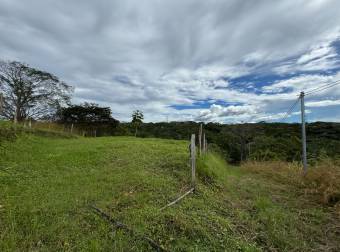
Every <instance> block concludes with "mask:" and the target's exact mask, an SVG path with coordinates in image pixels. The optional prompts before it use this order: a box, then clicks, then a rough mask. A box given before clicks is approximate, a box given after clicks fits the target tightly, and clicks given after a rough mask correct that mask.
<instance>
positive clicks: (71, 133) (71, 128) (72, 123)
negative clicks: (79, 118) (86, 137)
mask: <svg viewBox="0 0 340 252" xmlns="http://www.w3.org/2000/svg"><path fill="white" fill-rule="evenodd" d="M72 133H73V123H72V124H71V134H72Z"/></svg>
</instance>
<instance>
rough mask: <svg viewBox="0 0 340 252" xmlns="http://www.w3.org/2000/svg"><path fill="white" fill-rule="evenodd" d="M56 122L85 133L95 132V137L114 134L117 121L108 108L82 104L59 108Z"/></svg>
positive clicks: (93, 104)
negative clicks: (74, 127)
mask: <svg viewBox="0 0 340 252" xmlns="http://www.w3.org/2000/svg"><path fill="white" fill-rule="evenodd" d="M57 114H58V122H60V123H63V124H68V125H72V124H73V125H75V126H76V127H77V128H78V129H82V130H84V131H86V132H88V133H89V132H91V131H94V130H95V131H96V132H97V133H96V135H105V134H110V135H112V134H114V132H115V130H116V128H117V126H118V125H119V121H118V120H116V119H114V118H113V117H112V113H111V109H110V108H109V107H99V105H98V104H95V103H84V104H80V105H71V106H69V107H65V108H60V109H59V111H58V113H57Z"/></svg>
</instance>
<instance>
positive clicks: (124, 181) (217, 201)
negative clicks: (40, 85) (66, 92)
mask: <svg viewBox="0 0 340 252" xmlns="http://www.w3.org/2000/svg"><path fill="white" fill-rule="evenodd" d="M187 146H188V143H187V142H185V141H175V140H160V139H139V138H133V137H107V138H104V137H103V138H81V137H80V138H58V137H55V136H49V135H48V134H47V135H46V136H37V135H36V134H23V135H22V136H20V137H18V139H17V140H16V141H15V142H3V143H2V145H1V149H0V151H1V153H0V154H1V156H0V251H150V250H151V247H150V246H149V244H148V243H147V242H145V241H143V240H141V239H138V238H136V237H132V236H130V235H129V234H127V233H126V232H124V231H123V230H114V229H113V228H112V227H111V226H110V224H108V223H107V222H105V220H103V219H101V218H100V217H98V216H97V215H96V214H95V213H94V212H93V211H91V210H90V209H89V205H96V206H97V207H99V208H101V209H103V210H104V211H106V212H107V213H109V214H110V215H112V216H113V217H114V218H116V219H118V220H120V221H122V222H123V223H125V224H127V225H128V226H129V227H131V228H132V229H134V230H136V231H138V232H140V233H143V234H145V235H147V236H149V237H152V238H153V239H154V240H155V241H157V242H158V243H159V244H160V245H162V246H163V247H164V248H166V249H168V250H170V251H262V250H271V251H292V250H295V251H310V250H311V249H314V250H319V251H320V250H325V249H326V248H330V249H334V251H336V249H337V248H339V240H338V239H337V237H336V233H335V231H334V226H335V225H336V222H335V219H334V216H333V213H332V211H331V210H330V209H328V208H324V207H321V206H320V205H318V204H316V203H313V202H309V201H308V199H307V198H305V197H304V196H303V195H302V193H300V192H298V191H297V189H296V188H293V187H292V186H291V185H289V184H280V183H277V182H276V181H274V180H268V178H266V177H261V176H260V175H259V174H252V173H249V172H245V171H242V170H240V169H239V168H238V167H230V166H228V165H227V164H226V163H225V162H224V161H223V160H222V159H221V158H219V157H218V156H216V155H213V154H209V155H207V156H205V157H203V158H201V159H200V160H198V167H197V170H198V174H199V182H198V187H197V191H196V192H195V194H193V195H190V196H188V197H186V198H184V199H183V200H182V201H180V202H179V203H178V204H176V205H174V206H172V207H170V208H167V209H165V210H164V211H159V209H160V208H161V207H163V206H164V205H166V204H167V203H169V202H170V201H171V200H173V199H175V198H176V197H178V196H179V195H181V193H183V192H185V191H186V190H187V189H189V188H190V168H189V165H188V161H189V156H188V153H187V152H188V151H187V148H188V147H187ZM327 230H328V231H327ZM326 231H327V233H326V234H327V235H325V232H326ZM333 233H334V234H333Z"/></svg>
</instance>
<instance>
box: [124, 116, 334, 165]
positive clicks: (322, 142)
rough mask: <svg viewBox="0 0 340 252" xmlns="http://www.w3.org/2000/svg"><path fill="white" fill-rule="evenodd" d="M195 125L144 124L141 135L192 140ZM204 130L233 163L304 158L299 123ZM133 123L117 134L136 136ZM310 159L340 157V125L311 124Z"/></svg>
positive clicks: (212, 126)
mask: <svg viewBox="0 0 340 252" xmlns="http://www.w3.org/2000/svg"><path fill="white" fill-rule="evenodd" d="M198 129H199V124H198V123H195V122H171V123H144V124H143V125H142V126H141V127H140V129H139V134H138V136H140V137H157V138H167V139H185V140H188V139H189V137H190V135H191V134H192V133H196V134H197V133H198ZM204 131H205V134H206V136H207V140H208V142H209V143H210V144H212V145H210V147H211V148H214V149H216V148H218V149H219V150H220V151H221V152H222V154H223V156H224V157H225V159H227V160H228V161H231V162H239V161H245V160H249V159H250V160H258V161H268V160H282V161H299V160H300V159H301V154H300V153H301V128H300V125H299V124H287V123H256V124H234V125H225V124H217V123H208V124H205V125H204ZM132 132H133V128H132V127H131V125H130V124H121V126H120V130H119V131H118V132H117V134H130V135H132V134H133V133H132ZM307 144H308V149H307V151H308V159H309V162H310V163H315V162H317V161H318V160H319V159H321V158H325V157H331V158H338V157H340V124H339V123H326V122H316V123H310V124H307Z"/></svg>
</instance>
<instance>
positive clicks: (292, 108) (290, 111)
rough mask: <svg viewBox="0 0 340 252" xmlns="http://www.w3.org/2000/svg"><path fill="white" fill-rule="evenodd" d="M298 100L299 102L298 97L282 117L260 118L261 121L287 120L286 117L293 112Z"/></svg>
mask: <svg viewBox="0 0 340 252" xmlns="http://www.w3.org/2000/svg"><path fill="white" fill-rule="evenodd" d="M299 100H300V97H298V98H297V99H296V100H295V101H294V103H293V104H292V105H291V106H290V107H289V108H288V110H287V111H286V112H285V113H284V115H283V116H280V117H279V118H272V116H266V117H262V118H261V119H262V120H266V119H267V118H269V119H272V120H279V121H280V120H283V121H284V120H286V119H287V118H288V116H289V115H290V114H291V113H292V112H293V110H294V108H295V106H296V105H297V104H298V102H299Z"/></svg>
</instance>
